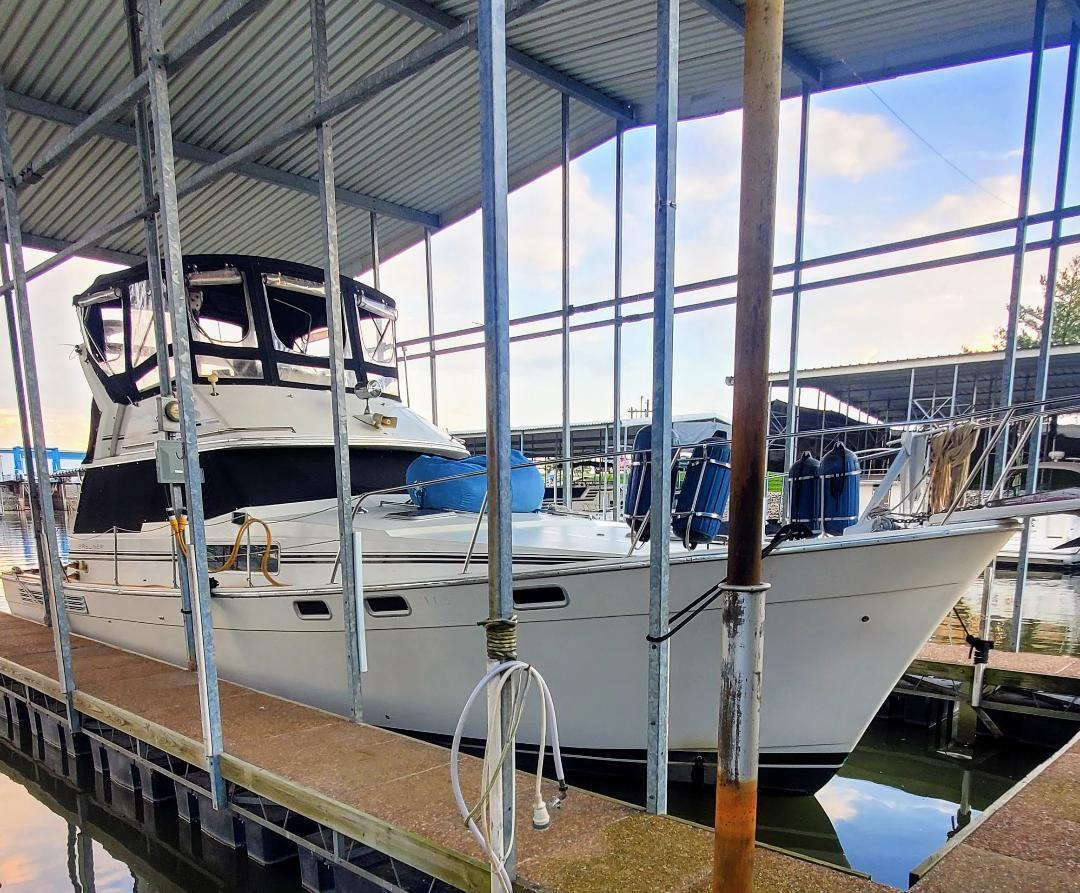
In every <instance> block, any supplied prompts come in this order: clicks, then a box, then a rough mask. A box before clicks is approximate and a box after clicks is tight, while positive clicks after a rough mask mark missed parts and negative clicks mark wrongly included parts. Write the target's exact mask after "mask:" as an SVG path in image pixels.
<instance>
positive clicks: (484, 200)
mask: <svg viewBox="0 0 1080 893" xmlns="http://www.w3.org/2000/svg"><path fill="white" fill-rule="evenodd" d="M478 25H479V27H478V29H477V44H478V48H479V51H480V166H481V177H480V180H481V188H480V199H481V202H480V207H481V213H482V217H481V226H482V228H483V246H484V346H485V351H484V369H485V373H486V376H485V377H486V382H485V392H486V398H487V399H486V402H487V413H486V414H487V460H488V462H487V492H488V529H487V553H488V620H489V622H492V623H499V624H502V625H503V626H507V625H511V624H513V623H515V622H516V620H515V619H513V610H514V600H513V573H514V568H513V544H512V542H511V536H512V527H511V514H510V392H509V388H507V386H506V382H507V380H508V378H509V373H510V308H509V291H510V288H509V281H508V266H507V241H508V237H507V224H506V193H507V172H506V4H505V0H480V7H479V23H478ZM507 656H509V655H507V654H505V653H504V654H498V653H495V652H494V651H493V650H492V649H491V648H489V649H488V652H487V659H488V667H489V668H490V667H491V666H493V665H494V664H495V663H496V662H498V661H499V660H501V659H503V658H505V657H507ZM512 689H513V685H511V684H508V685H506V686H504V687H503V692H502V697H501V698H496V696H495V690H496V689H495V682H494V681H493V682H492V684H490V685H489V686H488V717H489V721H488V747H489V748H493V749H494V751H493V752H495V753H498V752H499V751H500V750H501V747H502V742H503V741H504V740H505V736H506V735H507V733H508V731H509V720H510V713H511V709H512V703H513V702H512V699H513V696H514V695H513V691H512ZM513 785H514V751H513V748H511V749H510V752H509V756H508V758H507V759H506V760H505V761H504V762H503V765H502V770H501V774H500V779H499V782H498V783H497V784H496V785H495V787H494V788H493V789H492V792H491V797H490V800H489V815H490V816H491V828H490V836H491V840H492V843H493V845H494V847H495V849H496V852H498V851H499V850H504V851H505V852H506V854H507V859H506V863H505V867H506V871H507V874H508V875H509V876H510V877H511V878H513V877H514V876H515V874H516V873H517V868H516V857H515V853H514V847H513V839H512V837H513V815H512V811H511V808H512V791H513V790H514V788H513ZM497 884H498V882H497V881H496V879H495V877H494V875H493V876H492V890H493V891H498V887H497Z"/></svg>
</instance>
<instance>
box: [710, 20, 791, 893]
mask: <svg viewBox="0 0 1080 893" xmlns="http://www.w3.org/2000/svg"><path fill="white" fill-rule="evenodd" d="M783 33H784V3H783V0H747V3H746V36H745V60H744V65H743V136H742V186H741V189H740V195H739V271H738V286H737V292H736V293H737V298H736V309H735V398H734V413H733V418H732V451H731V452H732V455H731V470H732V481H731V524H730V529H729V538H728V567H727V571H728V582H729V583H730V584H731V587H732V591H731V593H730V594H729V595H728V601H727V604H726V605H725V607H724V610H723V634H722V646H723V651H722V658H723V667H722V672H721V684H720V727H719V734H718V737H717V748H718V752H717V773H716V832H715V844H714V846H715V850H714V864H713V890H714V891H716V893H719V891H721V890H722V891H724V893H749V891H750V889H751V885H752V879H753V858H754V825H755V822H756V819H757V775H758V753H757V751H758V719H759V714H760V707H761V657H762V654H761V645H762V631H763V627H764V618H765V593H764V587H763V586H762V584H761V543H762V523H763V508H764V497H765V438H766V436H767V434H768V412H769V402H768V359H769V325H770V316H771V310H772V269H773V233H774V229H775V223H776V167H777V154H778V141H779V135H780V56H781V49H782V45H783Z"/></svg>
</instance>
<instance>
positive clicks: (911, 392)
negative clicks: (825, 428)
mask: <svg viewBox="0 0 1080 893" xmlns="http://www.w3.org/2000/svg"><path fill="white" fill-rule="evenodd" d="M914 405H915V367H914V366H912V367H911V380H910V382H909V383H908V392H907V415H906V416H905V417H904V421H906V422H910V421H911V412H912V408H913V407H914ZM824 421H825V420H824V419H822V424H823V425H824Z"/></svg>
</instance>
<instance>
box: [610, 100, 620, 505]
mask: <svg viewBox="0 0 1080 893" xmlns="http://www.w3.org/2000/svg"><path fill="white" fill-rule="evenodd" d="M622 256H623V125H622V122H621V121H620V122H618V123H617V124H616V125H615V307H614V321H615V322H614V326H613V328H612V339H613V342H614V343H613V345H612V403H613V406H612V413H611V417H612V428H611V442H612V444H613V445H614V447H615V452H616V453H619V451H620V450H622V442H623V434H622V325H623V324H622ZM621 460H622V456H621V455H616V456H613V457H612V460H611V467H612V471H613V477H614V483H613V487H612V492H613V494H614V497H613V510H612V513H611V520H612V521H618V520H619V515H620V514H621V511H622V481H621V480H620V477H619V463H620V461H621Z"/></svg>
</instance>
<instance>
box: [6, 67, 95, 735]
mask: <svg viewBox="0 0 1080 893" xmlns="http://www.w3.org/2000/svg"><path fill="white" fill-rule="evenodd" d="M0 175H2V176H3V181H4V187H3V193H4V226H5V228H6V230H7V243H8V245H9V246H10V248H11V270H12V278H13V280H14V283H15V289H14V297H15V325H16V328H15V329H14V330H12V331H9V332H8V338H9V339H11V346H12V358H14V357H15V355H16V353H18V356H19V360H20V361H21V367H20V371H21V373H22V387H23V397H24V398H25V404H24V403H23V401H20V410H21V411H23V412H24V413H25V416H26V428H27V430H28V431H29V434H30V452H29V453H28V454H27V457H26V464H27V468H29V467H30V466H31V465H33V467H34V476H35V478H36V479H37V488H36V490H37V502H38V506H37V521H38V523H39V525H40V539H39V546H40V547H43V548H44V551H43V553H41V554H39V555H38V568H39V569H40V571H41V595H42V601H47V602H49V608H50V610H51V612H52V618H53V624H52V631H53V647H54V649H55V651H56V669H57V672H58V674H59V681H60V687H61V690H62V691H63V693H64V699H65V701H66V702H67V715H68V722H69V723H70V724H71V729H72V731H76V732H77V731H78V730H79V729H80V728H81V725H80V721H79V714H78V712H77V711H76V710H75V706H74V704H73V703H72V694H73V692H74V691H75V674H74V671H73V669H72V666H71V625H70V624H69V622H68V613H67V604H66V603H65V601H64V570H63V567H62V566H61V562H60V547H59V544H58V543H57V537H56V514H55V512H54V510H53V502H52V493H51V490H50V487H49V460H48V455H47V453H46V446H47V443H48V442H47V441H46V440H45V424H44V421H43V420H42V416H41V390H40V388H39V386H38V374H37V360H36V358H35V356H34V332H33V326H32V324H31V321H30V297H29V295H28V293H27V286H26V266H25V264H24V262H23V249H22V228H21V222H20V220H19V204H18V198H17V197H16V194H15V165H14V162H13V160H12V153H11V140H10V138H9V136H8V110H7V88H6V87H5V86H4V84H3V82H2V81H0ZM16 339H17V341H18V348H16ZM28 483H29V481H28ZM33 496H34V490H33V489H32V490H31V498H33Z"/></svg>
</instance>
